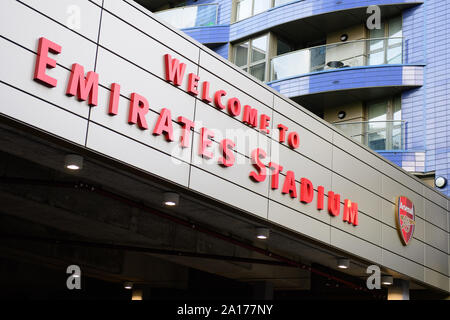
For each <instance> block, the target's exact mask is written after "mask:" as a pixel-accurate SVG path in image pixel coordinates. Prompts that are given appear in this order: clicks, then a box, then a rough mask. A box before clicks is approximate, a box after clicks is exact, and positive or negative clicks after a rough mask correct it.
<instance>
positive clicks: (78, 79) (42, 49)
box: [34, 37, 358, 226]
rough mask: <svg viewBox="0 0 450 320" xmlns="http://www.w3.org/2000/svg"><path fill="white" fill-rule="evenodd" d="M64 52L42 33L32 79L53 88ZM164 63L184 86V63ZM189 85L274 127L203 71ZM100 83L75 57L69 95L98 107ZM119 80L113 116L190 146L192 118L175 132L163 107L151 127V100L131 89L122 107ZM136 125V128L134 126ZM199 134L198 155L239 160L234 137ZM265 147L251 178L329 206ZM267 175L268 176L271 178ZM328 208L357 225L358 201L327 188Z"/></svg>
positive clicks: (253, 123) (282, 129)
mask: <svg viewBox="0 0 450 320" xmlns="http://www.w3.org/2000/svg"><path fill="white" fill-rule="evenodd" d="M61 52H62V47H61V46H60V45H58V44H56V43H54V42H52V41H50V40H48V39H46V38H44V37H42V38H40V39H39V42H38V50H37V57H36V62H35V70H34V80H35V81H37V82H39V83H41V84H42V85H45V86H47V87H49V88H54V87H56V86H57V85H58V80H57V79H55V78H53V77H51V76H49V75H48V74H47V73H46V71H47V69H51V68H55V67H56V60H55V59H53V58H51V57H50V56H49V55H50V54H53V55H58V54H60V53H61ZM161 58H162V59H161V60H162V62H163V63H164V66H165V74H164V75H163V77H164V79H165V80H166V81H167V82H169V83H171V84H173V85H174V86H177V87H181V86H183V79H184V78H185V77H184V74H185V70H186V64H185V63H181V62H180V61H179V60H178V59H175V58H172V57H171V56H170V55H169V54H166V55H164V56H163V57H161ZM187 78H188V81H187V85H186V89H185V90H186V92H187V93H188V94H190V95H192V96H196V97H199V98H200V99H201V100H202V101H203V102H205V103H207V104H208V105H210V106H211V107H213V108H217V109H219V110H222V111H224V112H227V113H228V114H229V115H230V116H231V117H234V118H238V117H240V118H241V120H242V123H243V124H244V125H246V126H249V127H252V128H255V129H257V130H259V132H260V133H262V134H269V133H270V129H269V127H270V121H271V118H270V116H268V115H266V114H260V113H259V112H258V109H257V108H253V107H251V106H249V105H244V106H242V105H241V102H240V100H239V98H238V97H227V92H226V91H225V90H223V89H221V88H215V90H211V88H210V82H209V81H206V80H205V81H203V82H200V77H199V76H198V75H196V74H194V73H190V74H189V75H188V77H187ZM98 86H99V74H97V73H95V72H94V71H89V72H87V74H85V72H84V67H83V66H81V65H79V64H77V63H74V64H73V65H72V69H71V73H70V77H69V80H68V83H67V89H66V95H67V96H69V97H71V96H76V97H77V98H78V100H79V101H87V103H88V105H89V106H91V107H95V106H97V104H98ZM119 97H120V84H118V83H112V84H111V85H110V95H109V104H108V106H102V107H104V108H107V110H105V111H106V112H107V114H108V115H109V116H111V117H114V116H116V115H117V114H118V113H119V112H127V114H128V124H129V125H130V130H136V129H138V130H139V129H140V130H149V129H150V130H151V134H153V135H155V136H161V137H162V138H164V139H165V140H166V141H167V143H174V142H175V141H176V140H178V141H177V143H179V147H180V148H187V147H189V146H190V144H191V141H190V133H191V131H192V130H194V128H195V123H194V121H193V120H191V119H187V118H186V117H182V116H179V117H177V118H176V123H178V125H179V126H180V127H181V134H180V137H177V138H175V137H174V130H173V122H172V121H173V117H172V114H171V110H170V109H169V108H162V109H161V111H160V113H159V117H158V119H157V121H156V124H155V126H154V127H153V128H149V125H148V123H147V120H146V115H147V113H148V112H149V103H148V100H147V99H146V98H145V97H144V96H143V95H140V94H138V93H135V92H133V93H131V95H130V104H129V107H128V110H119ZM136 127H137V128H136ZM276 128H277V130H278V141H279V142H280V143H282V144H286V145H287V146H289V147H290V148H291V149H297V148H299V146H300V136H299V134H298V133H297V132H295V131H289V128H288V127H287V126H285V125H284V124H282V123H279V124H276ZM199 129H200V130H199V131H200V139H199V143H198V146H197V152H198V155H199V156H201V157H203V158H206V159H213V158H217V164H218V165H221V166H223V167H224V168H229V169H227V170H232V169H231V168H232V167H233V165H235V159H236V158H235V155H234V148H235V146H236V145H235V142H234V141H232V140H230V139H223V140H221V141H220V142H219V147H220V148H219V150H220V151H219V154H216V155H215V154H214V153H213V152H212V150H211V145H212V143H213V140H212V139H214V136H215V134H214V130H211V129H208V128H207V127H202V128H199ZM266 157H267V153H266V151H265V150H263V149H262V148H256V149H254V150H252V151H251V162H252V165H253V167H254V169H253V170H251V171H250V172H249V175H248V177H249V179H252V180H253V181H254V182H256V183H260V182H263V181H265V180H266V179H270V187H271V188H272V190H277V189H281V193H282V194H283V195H286V196H290V197H291V198H297V199H298V200H299V203H303V204H308V203H313V201H315V206H316V209H317V210H318V211H322V210H324V209H325V188H324V187H323V186H318V187H317V196H316V199H314V186H313V183H312V182H311V181H310V180H309V179H307V178H305V177H302V178H301V179H300V188H299V190H297V187H296V177H295V173H294V172H293V171H291V170H286V171H284V169H285V168H284V167H283V166H282V165H281V164H279V163H276V162H274V161H271V162H269V163H268V164H265V163H264V159H265V158H266ZM280 173H284V180H283V181H280V180H281V179H280ZM268 176H269V178H268ZM327 195H328V200H327V204H326V205H327V211H328V213H329V214H330V215H331V216H332V217H335V218H336V217H338V216H339V215H340V214H341V211H343V213H342V220H343V221H344V222H346V223H349V224H352V225H353V226H357V225H358V204H357V203H356V202H353V201H351V200H349V199H344V206H343V210H341V196H340V195H339V194H337V193H335V192H333V191H331V190H330V191H328V194H327Z"/></svg>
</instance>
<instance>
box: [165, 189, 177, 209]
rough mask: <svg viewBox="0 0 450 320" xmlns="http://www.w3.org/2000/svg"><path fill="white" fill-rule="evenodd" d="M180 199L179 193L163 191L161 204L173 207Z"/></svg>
mask: <svg viewBox="0 0 450 320" xmlns="http://www.w3.org/2000/svg"><path fill="white" fill-rule="evenodd" d="M179 201H180V195H179V194H178V193H175V192H165V193H164V199H163V205H165V206H168V207H174V206H176V205H178V203H179Z"/></svg>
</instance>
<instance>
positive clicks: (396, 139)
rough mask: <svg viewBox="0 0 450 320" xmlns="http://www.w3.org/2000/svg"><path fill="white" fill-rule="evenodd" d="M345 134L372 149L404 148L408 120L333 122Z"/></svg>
mask: <svg viewBox="0 0 450 320" xmlns="http://www.w3.org/2000/svg"><path fill="white" fill-rule="evenodd" d="M332 124H333V125H334V126H335V127H337V128H339V129H340V130H341V131H342V132H343V133H344V134H345V135H347V136H348V137H350V138H351V139H353V140H355V141H358V142H360V143H362V144H364V145H366V146H368V147H369V148H370V149H372V150H404V149H405V144H406V141H405V137H406V121H403V120H392V121H357V122H339V123H336V122H334V123H332Z"/></svg>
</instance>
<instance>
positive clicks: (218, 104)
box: [214, 90, 227, 110]
mask: <svg viewBox="0 0 450 320" xmlns="http://www.w3.org/2000/svg"><path fill="white" fill-rule="evenodd" d="M226 94H227V93H226V92H225V91H224V90H219V91H216V93H215V94H214V103H215V105H216V107H217V108H219V109H222V110H223V109H225V106H224V105H223V104H222V101H221V100H220V98H222V97H223V96H225V95H226Z"/></svg>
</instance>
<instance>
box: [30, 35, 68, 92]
mask: <svg viewBox="0 0 450 320" xmlns="http://www.w3.org/2000/svg"><path fill="white" fill-rule="evenodd" d="M61 50H62V48H61V46H60V45H59V44H56V43H54V42H51V41H50V40H48V39H46V38H43V37H42V38H39V44H38V51H37V56H36V65H35V67H34V80H36V81H38V82H40V83H42V84H43V85H46V86H48V87H56V84H57V82H58V81H57V80H56V79H55V78H52V77H50V76H49V75H47V74H45V69H47V68H49V69H52V68H54V67H56V60H54V59H52V58H49V57H48V53H49V52H51V53H53V54H59V53H61Z"/></svg>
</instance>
